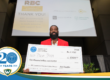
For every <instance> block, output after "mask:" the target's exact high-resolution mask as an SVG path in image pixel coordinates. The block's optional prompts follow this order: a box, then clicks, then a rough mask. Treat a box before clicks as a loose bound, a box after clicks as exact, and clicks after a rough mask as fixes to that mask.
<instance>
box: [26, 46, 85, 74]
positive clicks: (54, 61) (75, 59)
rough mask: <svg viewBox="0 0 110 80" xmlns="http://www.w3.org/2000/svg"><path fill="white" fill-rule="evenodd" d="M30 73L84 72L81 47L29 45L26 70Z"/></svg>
mask: <svg viewBox="0 0 110 80" xmlns="http://www.w3.org/2000/svg"><path fill="white" fill-rule="evenodd" d="M26 68H29V71H30V72H49V73H79V72H83V60H82V51H81V47H64V46H47V45H37V44H29V45H28V51H27V57H26V63H25V69H26Z"/></svg>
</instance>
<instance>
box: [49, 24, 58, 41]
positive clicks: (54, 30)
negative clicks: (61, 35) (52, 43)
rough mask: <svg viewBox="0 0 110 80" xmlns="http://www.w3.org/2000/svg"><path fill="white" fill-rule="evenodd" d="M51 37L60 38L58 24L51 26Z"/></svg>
mask: <svg viewBox="0 0 110 80" xmlns="http://www.w3.org/2000/svg"><path fill="white" fill-rule="evenodd" d="M50 37H51V38H52V39H56V38H58V28H57V27H56V26H51V27H50Z"/></svg>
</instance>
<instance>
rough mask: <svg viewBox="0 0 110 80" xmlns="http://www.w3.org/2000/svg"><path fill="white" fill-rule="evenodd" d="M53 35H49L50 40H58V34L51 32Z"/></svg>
mask: <svg viewBox="0 0 110 80" xmlns="http://www.w3.org/2000/svg"><path fill="white" fill-rule="evenodd" d="M53 33H55V34H54V35H53ZM53 33H50V38H51V39H53V40H54V39H56V38H58V33H56V32H53Z"/></svg>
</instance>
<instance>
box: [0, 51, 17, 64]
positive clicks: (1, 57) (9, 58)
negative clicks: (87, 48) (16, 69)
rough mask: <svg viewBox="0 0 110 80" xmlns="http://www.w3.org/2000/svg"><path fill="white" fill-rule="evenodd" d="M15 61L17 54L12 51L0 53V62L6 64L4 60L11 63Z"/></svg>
mask: <svg viewBox="0 0 110 80" xmlns="http://www.w3.org/2000/svg"><path fill="white" fill-rule="evenodd" d="M16 61H17V55H16V54H15V53H14V52H10V53H9V54H6V53H4V52H1V53H0V64H6V62H8V63H10V64H13V63H15V62H16Z"/></svg>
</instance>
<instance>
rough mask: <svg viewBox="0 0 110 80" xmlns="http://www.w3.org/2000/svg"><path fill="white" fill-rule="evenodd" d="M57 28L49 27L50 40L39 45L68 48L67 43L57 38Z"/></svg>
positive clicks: (54, 26)
mask: <svg viewBox="0 0 110 80" xmlns="http://www.w3.org/2000/svg"><path fill="white" fill-rule="evenodd" d="M58 34H59V31H58V27H57V26H56V25H52V26H51V27H50V38H49V39H47V40H44V41H42V42H41V45H52V46H69V45H68V42H67V41H64V40H62V39H60V38H58Z"/></svg>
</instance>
